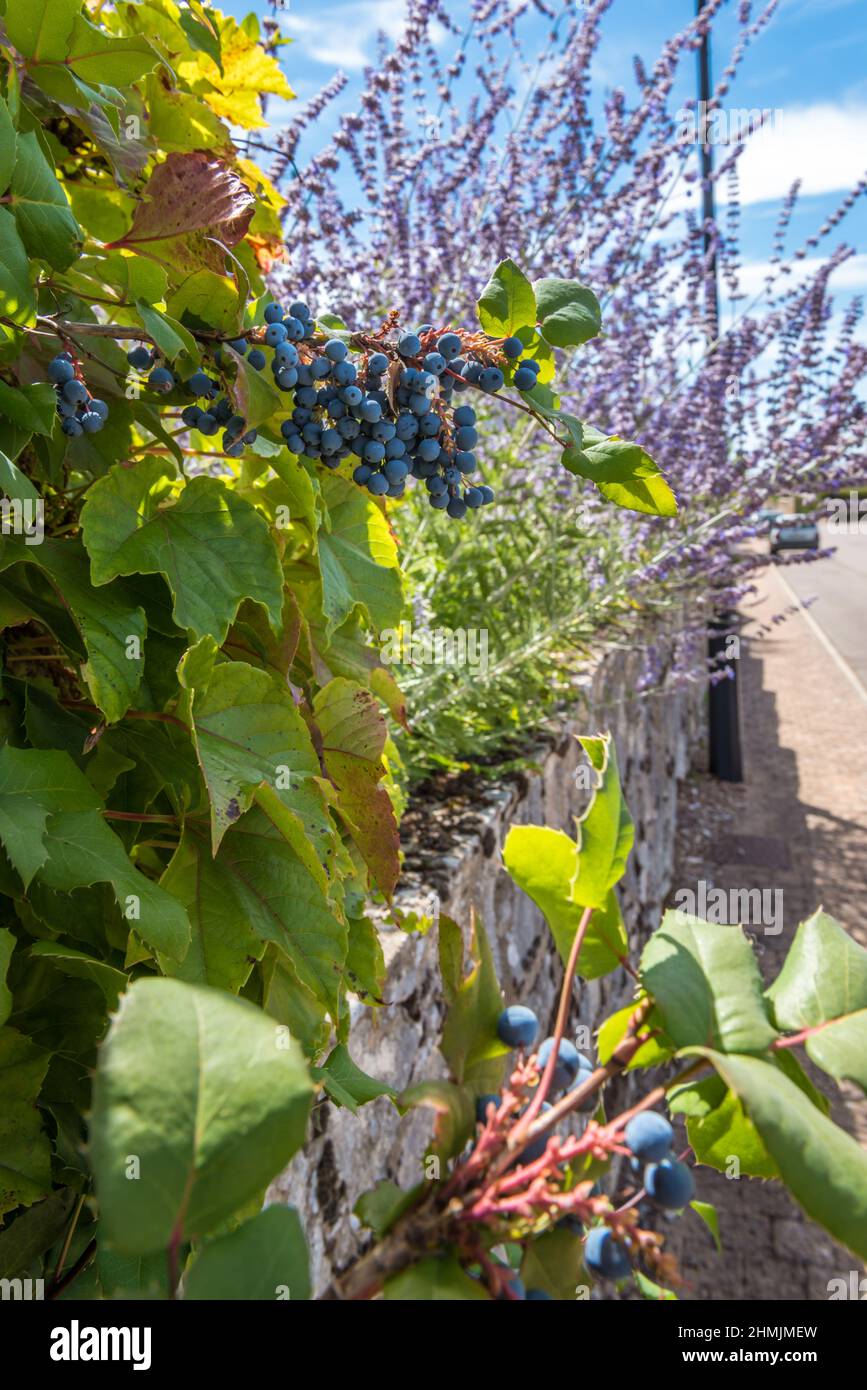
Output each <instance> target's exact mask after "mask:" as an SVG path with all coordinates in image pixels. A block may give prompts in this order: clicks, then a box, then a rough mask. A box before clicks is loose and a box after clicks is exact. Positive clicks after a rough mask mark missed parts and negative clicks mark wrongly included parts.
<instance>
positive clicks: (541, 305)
mask: <svg viewBox="0 0 867 1390" xmlns="http://www.w3.org/2000/svg"><path fill="white" fill-rule="evenodd" d="M533 288H534V290H535V292H536V313H537V314H538V318H539V325H540V331H541V334H542V337H543V338H544V339H545V341H546V342H548V343H551V344H552V345H553V346H554V347H561V348H566V347H580V345H581V344H582V343H586V342H587V341H588V339H590V338H595V337H596V335H597V334H598V333H599V332H601V330H602V310H601V309H600V307H599V301H598V299H597V298H596V296H595V294H594V293H593V291H592V290H591V289H588V288H587V286H586V285H582V284H581V283H580V281H578V280H558V279H553V278H552V279H546V280H537V281H536V283H535V285H534V287H533Z"/></svg>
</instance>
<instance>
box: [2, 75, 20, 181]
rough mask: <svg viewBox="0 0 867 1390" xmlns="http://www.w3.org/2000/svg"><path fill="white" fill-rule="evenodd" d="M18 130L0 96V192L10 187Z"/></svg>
mask: <svg viewBox="0 0 867 1390" xmlns="http://www.w3.org/2000/svg"><path fill="white" fill-rule="evenodd" d="M17 143H18V132H17V131H16V129H15V127H14V125H13V124H12V117H11V116H10V115H9V107H8V106H7V105H6V102H5V101H4V100H3V98H2V96H0V193H5V191H6V189H7V188H8V187H9V180H10V179H11V177H12V170H13V169H14V168H15V151H16V148H17Z"/></svg>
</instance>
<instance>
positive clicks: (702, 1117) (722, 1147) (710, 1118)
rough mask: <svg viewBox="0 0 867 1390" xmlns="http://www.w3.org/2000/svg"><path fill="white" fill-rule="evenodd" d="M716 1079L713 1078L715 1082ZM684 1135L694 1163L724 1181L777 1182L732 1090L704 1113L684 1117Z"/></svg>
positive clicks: (771, 1163)
mask: <svg viewBox="0 0 867 1390" xmlns="http://www.w3.org/2000/svg"><path fill="white" fill-rule="evenodd" d="M715 1079H716V1078H715ZM686 1135H687V1138H688V1140H689V1143H690V1146H691V1148H692V1150H693V1152H694V1154H695V1157H696V1162H697V1163H703V1164H705V1165H706V1166H707V1167H708V1168H715V1169H716V1171H717V1172H718V1173H725V1175H726V1177H732V1176H737V1177H741V1176H743V1177H749V1178H778V1177H779V1176H780V1170H779V1168H778V1167H777V1165H776V1163H775V1162H774V1160H773V1158H772V1157H771V1155H770V1154H769V1153H768V1151H767V1148H766V1147H765V1145H764V1143H763V1141H762V1137H761V1135H760V1134H759V1132H758V1130H757V1129H756V1127H755V1125H754V1124H753V1122H752V1120H751V1119H750V1117H749V1115H748V1114H747V1113H746V1111H745V1110H744V1106H743V1102H742V1101H741V1099H740V1097H739V1096H738V1095H737V1094H736V1092H734V1091H733V1090H730V1089H728V1090H727V1089H726V1088H725V1083H724V1082H723V1097H722V1099H721V1100H720V1101H719V1103H718V1104H716V1105H713V1106H711V1107H710V1108H709V1109H707V1110H706V1113H704V1114H699V1115H692V1114H688V1117H687V1121H686Z"/></svg>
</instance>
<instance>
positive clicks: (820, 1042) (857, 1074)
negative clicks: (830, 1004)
mask: <svg viewBox="0 0 867 1390" xmlns="http://www.w3.org/2000/svg"><path fill="white" fill-rule="evenodd" d="M806 1049H807V1055H808V1056H809V1057H810V1058H811V1059H812V1061H814V1062H815V1063H816V1066H817V1067H821V1068H822V1070H823V1071H825V1072H827V1073H828V1075H829V1076H833V1077H834V1078H835V1080H837V1081H854V1082H856V1083H857V1085H859V1086H860V1087H861V1090H862V1091H864V1092H865V1093H867V1009H860V1010H859V1011H858V1012H857V1013H854V1014H846V1015H845V1016H844V1017H843V1018H836V1019H834V1020H833V1022H831V1023H828V1024H825V1025H824V1026H823V1027H821V1028H820V1029H819V1031H818V1032H816V1033H814V1034H812V1036H811V1037H809V1038H807V1041H806Z"/></svg>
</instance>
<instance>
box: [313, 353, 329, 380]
mask: <svg viewBox="0 0 867 1390" xmlns="http://www.w3.org/2000/svg"><path fill="white" fill-rule="evenodd" d="M332 365H333V363H332V362H331V359H330V358H328V357H314V359H313V361H312V362H311V363H310V375H311V376H312V378H313V380H314V381H322V380H323V379H324V378H325V377H327V376H330V375H331V368H332Z"/></svg>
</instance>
